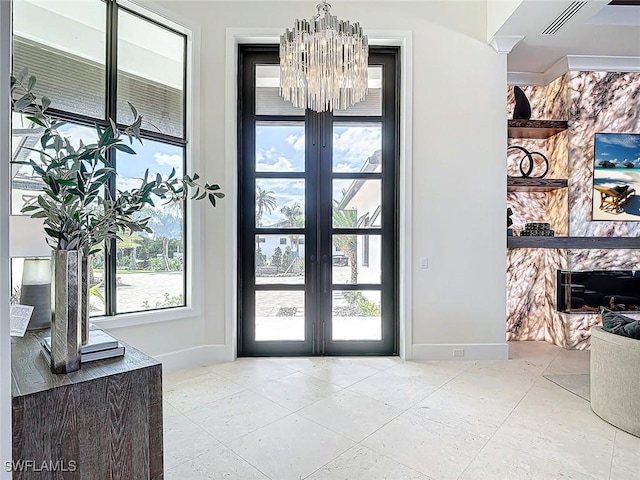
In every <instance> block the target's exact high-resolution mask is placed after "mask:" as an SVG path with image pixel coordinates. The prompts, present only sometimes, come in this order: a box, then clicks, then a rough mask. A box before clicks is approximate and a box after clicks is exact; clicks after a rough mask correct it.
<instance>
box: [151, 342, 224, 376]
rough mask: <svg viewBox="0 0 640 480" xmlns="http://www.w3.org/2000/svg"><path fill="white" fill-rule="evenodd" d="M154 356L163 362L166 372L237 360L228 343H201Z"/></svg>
mask: <svg viewBox="0 0 640 480" xmlns="http://www.w3.org/2000/svg"><path fill="white" fill-rule="evenodd" d="M154 358H155V359H156V360H158V361H160V362H162V371H163V372H165V373H167V372H174V371H176V370H182V369H184V368H193V367H201V366H205V365H212V364H214V363H225V362H232V361H234V360H235V359H234V358H233V352H232V349H231V348H229V347H228V346H226V345H200V346H198V347H192V348H185V349H184V350H177V351H175V352H169V353H163V354H161V355H154Z"/></svg>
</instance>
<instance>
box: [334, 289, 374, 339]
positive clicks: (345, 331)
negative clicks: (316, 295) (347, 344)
mask: <svg viewBox="0 0 640 480" xmlns="http://www.w3.org/2000/svg"><path fill="white" fill-rule="evenodd" d="M380 312H381V308H380V291H375V290H334V291H333V295H332V297H331V321H332V324H333V328H332V329H331V339H332V340H334V341H335V340H373V341H380V340H382V316H381V314H380Z"/></svg>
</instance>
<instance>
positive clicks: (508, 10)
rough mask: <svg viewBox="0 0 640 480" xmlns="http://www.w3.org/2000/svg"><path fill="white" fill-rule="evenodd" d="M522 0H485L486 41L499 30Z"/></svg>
mask: <svg viewBox="0 0 640 480" xmlns="http://www.w3.org/2000/svg"><path fill="white" fill-rule="evenodd" d="M522 2H523V0H487V41H491V39H492V38H493V36H494V35H495V34H496V33H497V32H498V30H500V27H502V25H504V23H505V22H506V21H507V20H508V19H509V17H510V16H511V15H513V12H515V11H516V10H517V9H518V7H519V6H520V5H521V4H522Z"/></svg>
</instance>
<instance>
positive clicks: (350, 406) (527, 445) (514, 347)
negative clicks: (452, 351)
mask: <svg viewBox="0 0 640 480" xmlns="http://www.w3.org/2000/svg"><path fill="white" fill-rule="evenodd" d="M510 351H511V354H510V356H511V360H509V361H491V362H424V363H418V362H402V361H400V360H398V359H396V358H375V357H374V358H364V357H349V358H345V357H342V358H276V359H273V358H272V359H267V358H258V359H240V360H238V361H236V362H234V363H227V364H220V365H213V366H209V367H200V368H196V369H191V370H182V371H179V372H174V373H171V374H168V375H165V379H164V400H165V405H164V414H165V424H164V431H165V437H164V438H165V472H166V478H167V479H170V480H172V479H176V480H198V479H214V480H218V479H238V480H249V479H271V480H289V479H291V480H299V479H310V480H334V479H335V480H337V479H344V480H357V479H366V480H378V479H390V480H429V479H431V480H456V479H458V480H501V479H504V480H521V479H522V480H524V479H526V480H554V479H573V480H598V479H601V480H638V479H640V438H637V437H634V436H631V435H629V434H626V433H624V432H622V431H620V430H618V429H616V428H614V427H612V426H611V425H609V424H608V423H606V422H604V421H602V420H601V419H600V418H598V417H597V416H596V415H594V414H593V413H592V412H591V410H590V409H589V403H588V402H586V401H585V400H583V399H582V398H580V397H578V396H576V395H573V394H572V393H570V392H568V391H566V390H564V389H563V388H561V387H559V386H557V385H556V384H554V383H552V382H550V381H548V380H546V379H545V378H543V377H542V375H543V374H562V373H568V374H569V373H588V371H589V352H580V351H567V350H563V349H560V348H558V347H555V346H552V345H549V344H546V343H544V342H515V343H511V344H510ZM639 414H640V413H639Z"/></svg>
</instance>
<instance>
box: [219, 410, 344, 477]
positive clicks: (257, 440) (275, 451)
mask: <svg viewBox="0 0 640 480" xmlns="http://www.w3.org/2000/svg"><path fill="white" fill-rule="evenodd" d="M227 446H228V447H229V448H231V449H232V450H233V451H234V452H236V453H237V454H238V455H240V456H241V457H242V458H244V459H245V460H246V461H248V462H249V463H251V465H253V466H254V467H256V468H257V469H259V470H260V471H261V472H263V473H265V474H266V475H267V476H269V477H270V478H272V479H277V480H299V479H300V478H304V477H306V476H308V475H310V474H312V473H313V472H315V471H316V470H317V469H319V468H320V467H322V466H323V465H325V464H326V463H327V462H329V461H331V460H332V459H334V458H335V457H337V456H338V455H340V454H341V453H343V452H345V451H346V450H348V449H349V448H351V447H352V446H354V442H352V441H351V440H349V439H347V438H345V437H343V436H340V435H338V434H336V433H334V432H332V431H330V430H328V429H326V428H324V427H322V426H320V425H318V424H317V423H314V422H312V421H310V420H307V419H306V418H303V417H301V416H300V415H298V414H296V413H293V414H291V415H289V416H288V417H285V418H283V419H281V420H278V421H277V422H274V423H272V424H270V425H267V426H266V427H263V428H261V429H259V430H257V431H255V432H253V433H250V434H248V435H245V436H244V437H241V438H239V439H237V440H234V441H233V442H230V443H229V444H227Z"/></svg>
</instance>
